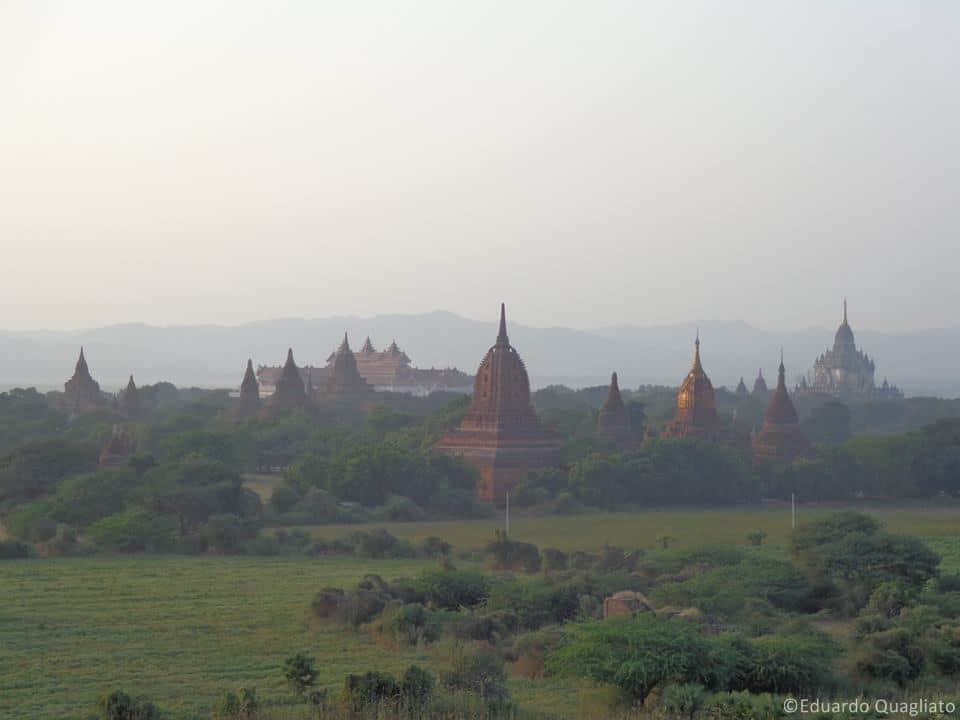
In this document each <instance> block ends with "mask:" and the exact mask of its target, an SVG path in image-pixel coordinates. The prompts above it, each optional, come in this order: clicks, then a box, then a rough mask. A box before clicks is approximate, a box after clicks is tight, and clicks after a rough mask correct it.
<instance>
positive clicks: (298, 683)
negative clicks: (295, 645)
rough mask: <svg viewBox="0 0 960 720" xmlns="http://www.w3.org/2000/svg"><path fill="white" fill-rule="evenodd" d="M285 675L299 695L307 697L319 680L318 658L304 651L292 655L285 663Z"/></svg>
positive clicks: (302, 697)
mask: <svg viewBox="0 0 960 720" xmlns="http://www.w3.org/2000/svg"><path fill="white" fill-rule="evenodd" d="M283 676H284V677H285V678H286V680H287V683H288V684H289V685H290V687H291V688H292V689H293V692H294V693H295V694H296V695H297V697H299V698H301V699H306V697H307V693H308V692H309V691H310V690H311V689H312V688H313V686H314V685H315V684H316V682H317V665H316V659H315V658H314V657H313V656H312V655H307V654H306V653H304V652H298V653H297V654H296V655H291V656H290V657H288V658H287V659H286V660H285V661H284V663H283Z"/></svg>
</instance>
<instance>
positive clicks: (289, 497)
mask: <svg viewBox="0 0 960 720" xmlns="http://www.w3.org/2000/svg"><path fill="white" fill-rule="evenodd" d="M298 502H300V493H298V492H297V491H296V490H294V489H293V488H292V487H290V486H289V485H281V486H280V487H278V488H277V489H276V490H274V491H273V494H272V495H271V496H270V507H272V508H273V509H274V510H276V511H277V512H278V513H285V512H289V511H290V510H292V509H293V507H294V506H295V505H296V504H297V503H298Z"/></svg>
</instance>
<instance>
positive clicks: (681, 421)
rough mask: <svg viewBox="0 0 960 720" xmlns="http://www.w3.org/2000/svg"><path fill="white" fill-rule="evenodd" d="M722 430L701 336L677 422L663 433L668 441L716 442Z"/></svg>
mask: <svg viewBox="0 0 960 720" xmlns="http://www.w3.org/2000/svg"><path fill="white" fill-rule="evenodd" d="M719 430H720V420H719V417H718V416H717V395H716V392H715V391H714V389H713V383H712V382H710V378H709V377H708V376H707V373H706V372H705V371H704V369H703V365H702V364H701V362H700V336H699V334H698V335H697V339H696V342H695V343H694V353H693V367H691V368H690V372H688V373H687V376H686V377H685V378H684V380H683V383H682V384H681V385H680V391H679V392H678V393H677V409H676V413H675V414H674V417H673V420H672V421H671V422H670V423H668V424H667V425H666V427H664V429H663V436H664V437H667V438H682V437H695V438H701V439H705V440H713V439H716V436H717V435H718V432H719Z"/></svg>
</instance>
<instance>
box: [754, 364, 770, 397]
mask: <svg viewBox="0 0 960 720" xmlns="http://www.w3.org/2000/svg"><path fill="white" fill-rule="evenodd" d="M768 392H770V388H768V387H767V381H766V380H764V379H763V368H760V370H759V371H758V372H757V379H756V380H754V381H753V394H754V395H766V394H767V393H768Z"/></svg>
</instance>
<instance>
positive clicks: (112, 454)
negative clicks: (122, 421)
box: [100, 425, 137, 467]
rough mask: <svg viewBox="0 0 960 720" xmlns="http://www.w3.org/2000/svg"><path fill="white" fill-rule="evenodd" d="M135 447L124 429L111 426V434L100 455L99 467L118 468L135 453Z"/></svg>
mask: <svg viewBox="0 0 960 720" xmlns="http://www.w3.org/2000/svg"><path fill="white" fill-rule="evenodd" d="M136 449H137V445H136V442H134V439H133V437H132V436H131V435H130V433H129V432H128V431H127V429H126V428H124V427H122V426H120V425H114V426H113V433H112V434H111V435H110V439H109V440H108V441H107V444H106V445H104V446H103V450H102V451H101V453H100V466H101V467H118V466H120V465H125V464H126V463H127V461H128V460H129V459H130V458H131V457H133V454H134V452H136Z"/></svg>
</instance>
